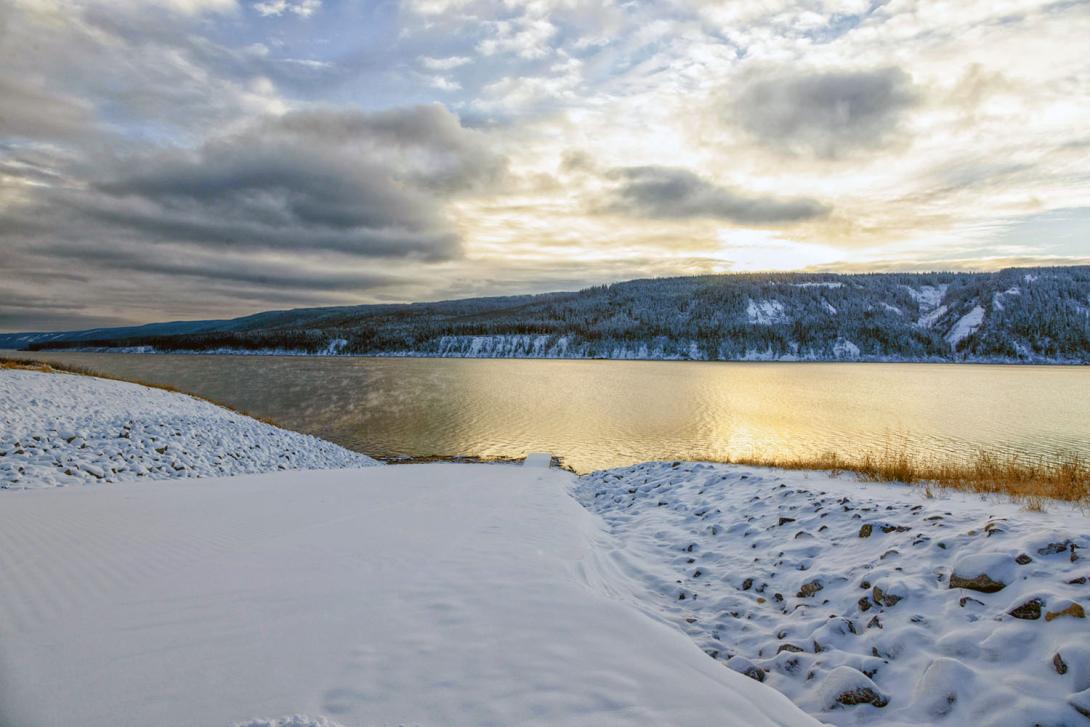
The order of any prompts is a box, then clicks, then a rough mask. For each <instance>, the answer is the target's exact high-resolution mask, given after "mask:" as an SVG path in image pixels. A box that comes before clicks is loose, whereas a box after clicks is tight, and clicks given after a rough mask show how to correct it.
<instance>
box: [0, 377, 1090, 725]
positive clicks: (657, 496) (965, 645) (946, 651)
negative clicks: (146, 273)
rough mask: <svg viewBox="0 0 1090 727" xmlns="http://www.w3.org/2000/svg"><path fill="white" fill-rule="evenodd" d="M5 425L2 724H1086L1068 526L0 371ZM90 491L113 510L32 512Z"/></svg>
mask: <svg viewBox="0 0 1090 727" xmlns="http://www.w3.org/2000/svg"><path fill="white" fill-rule="evenodd" d="M0 403H2V405H3V406H2V408H0V425H2V427H3V428H2V429H0V443H2V446H0V451H3V452H4V454H3V456H0V468H2V470H0V471H4V472H7V473H9V474H10V473H11V472H16V473H18V478H17V479H14V480H9V482H10V483H11V484H14V486H15V487H16V488H26V489H13V490H12V491H7V492H0V725H3V727H8V725H11V726H12V727H15V726H18V727H37V726H38V725H68V724H79V725H81V726H82V727H96V726H102V727H106V726H109V727H117V726H118V725H129V724H132V725H152V724H153V725H157V726H159V727H171V725H187V726H188V725H201V726H202V727H203V726H205V725H212V726H216V725H222V726H223V727H227V726H228V725H235V724H238V725H245V726H246V727H337V726H339V725H343V726H344V727H356V726H362V725H376V724H467V725H468V724H497V725H507V724H541V725H546V724H548V725H552V724H573V725H611V724H625V725H629V724H637V725H638V724H647V725H660V724H670V725H689V724H691V725H704V724H728V725H733V724H737V725H779V726H781V727H783V726H785V725H810V724H817V722H816V721H815V720H814V719H813V718H814V717H816V718H818V719H820V720H822V721H824V722H827V723H832V724H836V725H870V724H875V725H877V724H882V725H902V724H903V725H930V724H940V725H963V724H973V725H1011V726H1012V727H1013V726H1015V725H1019V726H1021V725H1042V726H1047V727H1059V726H1061V725H1065V726H1066V725H1071V726H1074V725H1079V724H1085V723H1086V722H1087V719H1090V627H1088V623H1087V621H1086V619H1085V609H1086V608H1087V607H1090V565H1088V563H1090V559H1087V558H1086V557H1084V554H1085V553H1086V549H1087V548H1090V519H1088V518H1087V516H1086V514H1085V513H1083V512H1080V511H1078V510H1075V509H1072V508H1069V507H1067V506H1063V505H1060V504H1054V505H1050V506H1049V511H1048V512H1047V513H1036V512H1027V511H1025V510H1023V509H1021V508H1020V507H1019V506H1017V505H1015V504H1011V503H1003V502H995V501H986V500H983V499H981V498H979V497H975V496H970V495H965V494H960V493H946V492H937V493H935V497H933V498H928V497H926V496H925V492H924V491H923V490H921V489H920V488H910V487H904V486H891V485H867V484H860V483H857V482H855V481H853V480H852V479H851V477H850V476H844V477H841V478H832V477H830V476H828V475H825V474H820V473H804V472H784V471H777V470H768V469H758V468H746V467H731V466H724V465H710V464H694V463H680V462H678V463H649V464H643V465H636V466H633V467H629V468H623V469H616V470H607V471H603V472H598V473H594V474H592V475H588V476H586V477H583V478H577V477H575V476H574V475H571V474H569V473H567V472H563V471H559V470H553V469H548V468H547V467H546V466H545V464H546V463H547V462H548V460H549V458H548V456H545V455H541V456H535V457H532V458H530V460H529V461H528V464H529V465H531V466H526V467H515V466H511V465H470V464H429V465H402V466H389V467H370V466H363V465H371V464H374V461H373V460H371V459H369V458H366V457H363V456H362V455H357V454H354V453H351V452H347V451H346V450H343V449H340V448H338V447H335V446H333V445H331V444H329V443H327V442H323V441H321V440H318V439H315V438H312V437H304V436H302V435H298V434H293V433H291V432H285V431H283V430H280V429H277V428H275V427H270V426H268V425H265V424H262V423H260V422H256V421H254V420H252V419H249V418H246V417H242V416H239V415H237V414H234V413H231V412H228V411H226V410H223V409H220V408H219V407H216V406H214V405H212V404H209V403H207V402H203V401H200V400H197V399H193V398H191V397H187V396H184V395H181V394H175V393H170V392H165V391H160V390H155V389H148V388H146V387H142V386H137V385H133V384H124V383H120V382H115V381H106V380H101V379H94V378H88V377H81V376H74V375H65V374H44V373H35V372H26V371H11V370H4V371H0ZM16 442H18V444H17V445H16V444H15V443H16ZM31 443H33V444H31ZM331 467H353V468H354V469H338V470H335V471H313V468H331ZM284 468H289V469H292V470H295V469H296V468H312V469H311V471H279V472H278V471H274V470H278V469H284ZM64 470H69V471H70V472H72V474H69V475H65V474H64ZM115 470H116V471H115ZM224 471H226V472H228V473H237V472H249V471H259V472H264V474H256V475H247V476H241V477H216V476H207V475H217V474H219V473H221V472H224ZM96 472H97V473H98V474H96ZM100 475H101V478H102V479H101V480H100V479H99V476H100ZM140 475H145V477H144V480H143V481H136V478H137V477H138V476H140ZM165 478H180V479H173V480H172V481H162V480H163V479H165ZM191 478H195V479H191ZM107 479H117V480H130V481H123V482H118V483H116V484H111V485H109V486H100V487H66V488H53V487H47V485H51V484H63V483H65V482H80V481H85V482H100V481H103V480H107ZM149 480H159V481H149ZM9 486H10V485H9ZM581 505H582V506H581ZM709 657H710V658H709ZM755 680H756V681H755ZM758 681H759V682H763V683H757V682H758ZM792 702H793V704H792ZM800 708H801V709H800ZM804 712H808V713H809V714H810V715H811V716H807V715H806V714H805V713H804Z"/></svg>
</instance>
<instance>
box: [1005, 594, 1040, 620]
mask: <svg viewBox="0 0 1090 727" xmlns="http://www.w3.org/2000/svg"><path fill="white" fill-rule="evenodd" d="M1044 605H1045V602H1044V601H1042V600H1041V599H1040V598H1031V599H1029V600H1028V601H1026V602H1025V603H1022V604H1019V605H1018V606H1015V607H1014V608H1012V609H1011V610H1010V611H1007V613H1009V614H1010V615H1011V616H1014V617H1015V618H1020V619H1023V620H1026V621H1036V620H1037V619H1039V618H1041V608H1042V607H1043V606H1044Z"/></svg>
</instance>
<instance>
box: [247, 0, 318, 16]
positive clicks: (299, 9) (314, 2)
mask: <svg viewBox="0 0 1090 727" xmlns="http://www.w3.org/2000/svg"><path fill="white" fill-rule="evenodd" d="M253 7H254V10H256V11H257V12H258V14H260V15H264V16H266V17H268V16H270V15H272V16H280V15H283V14H284V13H291V14H293V15H298V16H299V17H301V18H309V17H310V16H311V15H313V14H314V13H316V12H318V10H319V9H321V7H322V0H263V2H256V3H254V6H253Z"/></svg>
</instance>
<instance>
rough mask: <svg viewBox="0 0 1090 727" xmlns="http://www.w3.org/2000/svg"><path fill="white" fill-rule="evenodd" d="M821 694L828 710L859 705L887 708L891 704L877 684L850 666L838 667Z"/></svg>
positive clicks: (828, 678)
mask: <svg viewBox="0 0 1090 727" xmlns="http://www.w3.org/2000/svg"><path fill="white" fill-rule="evenodd" d="M821 694H822V702H823V703H824V706H825V708H826V709H835V708H836V707H839V706H844V707H854V706H856V705H859V704H872V705H874V706H875V707H885V706H886V705H887V704H889V697H887V696H886V695H884V694H882V692H881V691H880V690H879V689H878V685H877V684H875V683H874V682H873V681H871V680H870V679H869V678H868V677H867V675H866V674H864V673H863V672H861V671H858V670H857V669H853V668H852V667H850V666H838V667H836V668H835V669H833V670H832V671H830V672H829V674H828V675H827V676H826V677H825V681H824V682H823V684H822V685H821Z"/></svg>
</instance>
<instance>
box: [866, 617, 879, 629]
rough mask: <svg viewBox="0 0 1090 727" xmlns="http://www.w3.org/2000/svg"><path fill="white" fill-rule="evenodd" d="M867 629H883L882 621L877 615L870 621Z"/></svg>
mask: <svg viewBox="0 0 1090 727" xmlns="http://www.w3.org/2000/svg"><path fill="white" fill-rule="evenodd" d="M867 628H868V629H869V628H876V629H880V628H882V619H880V618H878V616H877V615H875V616H874V617H872V618H871V620H870V621H867Z"/></svg>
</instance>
